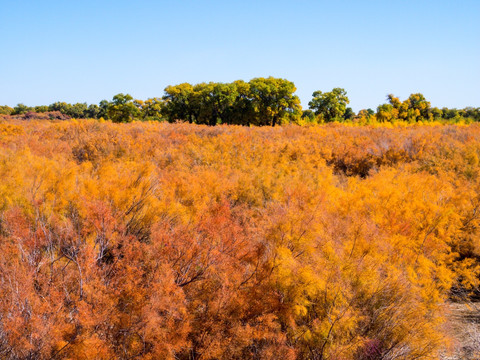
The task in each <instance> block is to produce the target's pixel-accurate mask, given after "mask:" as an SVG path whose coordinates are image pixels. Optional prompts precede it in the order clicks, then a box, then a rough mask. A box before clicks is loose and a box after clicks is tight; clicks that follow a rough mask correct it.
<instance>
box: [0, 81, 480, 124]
mask: <svg viewBox="0 0 480 360" xmlns="http://www.w3.org/2000/svg"><path fill="white" fill-rule="evenodd" d="M295 91H296V87H295V84H294V83H293V82H291V81H288V80H286V79H281V78H274V77H268V78H255V79H252V80H250V81H249V82H245V81H243V80H237V81H234V82H231V83H220V82H209V83H200V84H195V85H192V84H189V83H182V84H179V85H170V86H167V87H166V88H165V90H164V95H163V96H162V97H155V98H149V99H147V100H139V99H134V98H133V97H132V96H131V95H130V94H123V93H120V94H117V95H115V96H114V97H113V99H112V100H111V101H107V100H102V101H100V103H99V104H90V105H87V103H76V104H68V103H66V102H55V103H53V104H50V105H41V106H35V107H29V106H26V105H24V104H18V105H17V106H15V107H13V108H11V107H9V106H6V105H5V106H0V115H2V114H3V115H11V116H17V117H22V118H26V119H29V118H40V119H42V118H43V119H60V120H63V119H66V118H77V119H85V118H95V119H100V118H103V119H110V120H112V121H113V122H131V121H133V120H153V121H168V122H177V121H185V122H189V123H195V124H204V125H211V126H213V125H217V124H232V125H246V126H249V125H257V126H275V125H281V124H287V123H297V124H311V123H325V122H334V121H336V122H344V121H355V122H360V123H371V122H394V121H407V122H419V121H422V122H424V121H438V120H439V121H448V122H457V121H460V120H467V121H480V108H474V107H467V108H465V109H449V108H446V107H444V108H442V109H440V108H437V107H432V106H431V104H430V102H429V101H427V100H426V99H425V96H424V95H423V94H421V93H416V94H411V95H410V96H409V98H408V99H406V100H404V101H401V100H400V99H399V98H398V97H396V96H394V95H393V94H389V95H388V96H387V103H385V104H381V105H379V106H378V107H377V109H376V111H374V110H372V109H362V110H360V111H359V112H358V113H355V112H354V111H353V110H352V108H351V107H348V104H349V103H350V100H349V98H348V96H347V92H346V91H345V90H344V89H342V88H334V89H332V90H331V91H328V92H322V91H320V90H318V91H315V92H314V93H313V94H312V99H311V101H310V102H309V103H308V107H309V108H308V109H305V110H303V109H302V106H301V104H300V99H299V97H298V96H297V95H296V94H295Z"/></svg>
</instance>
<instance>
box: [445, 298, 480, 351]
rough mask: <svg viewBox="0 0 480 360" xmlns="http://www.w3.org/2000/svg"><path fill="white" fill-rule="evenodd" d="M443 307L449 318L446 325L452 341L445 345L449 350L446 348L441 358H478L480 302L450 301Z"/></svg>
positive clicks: (479, 345)
mask: <svg viewBox="0 0 480 360" xmlns="http://www.w3.org/2000/svg"><path fill="white" fill-rule="evenodd" d="M445 307H446V308H445V311H447V312H448V319H449V320H448V322H447V324H446V327H447V331H448V332H449V333H450V334H451V336H452V338H453V343H452V344H448V345H446V348H448V349H449V351H448V350H446V351H445V355H443V356H442V357H441V359H442V360H467V359H468V360H475V359H477V360H478V359H480V302H476V303H455V302H451V303H448V304H447V305H445ZM447 352H448V353H449V354H448V355H446V354H447Z"/></svg>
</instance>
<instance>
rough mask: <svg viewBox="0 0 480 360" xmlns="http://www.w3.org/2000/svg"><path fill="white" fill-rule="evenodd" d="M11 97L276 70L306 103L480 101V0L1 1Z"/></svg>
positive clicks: (85, 94) (138, 87)
mask: <svg viewBox="0 0 480 360" xmlns="http://www.w3.org/2000/svg"><path fill="white" fill-rule="evenodd" d="M0 44H1V49H2V50H1V53H0V55H1V56H0V104H2V105H3V104H6V105H10V106H13V105H16V104H17V103H24V104H26V105H31V106H33V105H41V104H47V105H48V104H50V103H52V102H55V101H67V102H71V103H74V102H87V103H98V102H99V101H100V100H102V99H107V100H111V98H112V97H113V95H115V94H117V93H120V92H123V93H130V94H132V95H133V96H134V97H135V98H139V99H146V98H149V97H157V96H162V95H163V89H164V88H165V86H167V85H173V84H178V83H182V82H190V83H197V82H203V81H205V82H208V81H219V82H229V81H233V80H237V79H244V80H250V79H251V78H254V77H267V76H270V75H271V76H275V77H282V78H286V79H289V80H291V81H293V82H294V83H295V84H296V86H297V89H298V90H297V94H298V95H299V96H300V98H301V100H302V104H303V105H304V107H307V103H308V101H309V100H310V99H311V94H312V92H313V91H315V90H322V91H330V90H331V89H332V88H334V87H342V88H344V89H345V90H347V93H348V96H349V98H350V101H351V102H350V105H351V106H352V107H353V109H354V110H356V111H358V110H360V109H362V108H368V107H370V108H376V107H377V106H378V105H379V104H381V103H384V102H385V97H386V95H387V94H388V93H393V94H395V95H397V96H400V98H401V99H404V98H405V97H408V95H409V94H410V93H414V92H421V93H423V94H424V95H425V96H426V98H427V99H428V100H430V101H431V103H432V105H433V106H439V107H442V106H447V107H457V108H463V107H466V106H475V107H478V106H480V1H479V0H457V1H454V0H448V1H447V0H436V1H434V0H431V1H423V0H401V1H393V0H381V1H380V0H378V1H376V0H363V1H353V0H351V1H347V0H345V1H341V0H339V1H333V0H330V1H320V0H317V1H314V0H290V1H282V0H276V1H269V0H263V1H262V0H256V1H250V0H242V1H235V0H215V1H214V0H211V1H209V0H204V1H195V0H169V1H142V0H138V1H123V0H116V1H102V0H97V1H90V0H83V1H67V0H62V1H60V0H57V1H53V0H43V1H40V0H36V1H26V0H25V1H22V0H0Z"/></svg>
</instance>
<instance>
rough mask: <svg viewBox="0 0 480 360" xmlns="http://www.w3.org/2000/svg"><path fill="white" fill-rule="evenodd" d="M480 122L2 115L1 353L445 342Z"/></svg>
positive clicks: (471, 276) (474, 265) (284, 354)
mask: <svg viewBox="0 0 480 360" xmlns="http://www.w3.org/2000/svg"><path fill="white" fill-rule="evenodd" d="M479 157H480V126H479V125H476V124H474V125H465V126H462V125H431V126H426V125H424V126H422V125H416V126H390V127H383V126H379V127H373V126H364V127H360V126H346V125H335V124H332V125H325V126H313V127H299V126H284V127H275V128H270V127H268V128H267V127H264V128H246V127H236V126H216V127H206V126H197V125H188V124H166V123H137V122H134V123H131V124H112V123H109V122H106V123H101V122H98V121H78V122H77V121H63V122H48V121H37V122H35V121H31V122H22V121H17V122H16V121H9V122H3V123H0V173H1V179H2V181H1V183H0V357H1V358H2V359H112V358H117V359H185V360H187V359H279V358H283V359H331V360H347V359H357V360H367V359H435V358H438V355H437V351H438V350H439V349H441V348H443V347H444V346H445V344H448V338H446V336H445V334H444V331H443V322H444V315H445V314H444V313H443V311H442V303H443V302H444V301H445V300H446V299H447V298H448V297H450V296H454V295H458V294H469V293H474V292H475V290H476V288H477V285H478V279H479V272H480V268H479V255H480V249H479V241H480V238H479V234H478V225H479V224H478V223H479V210H480V209H479V206H480V196H479V193H480V184H479V182H478V175H479V170H480V167H479Z"/></svg>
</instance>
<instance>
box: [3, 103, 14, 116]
mask: <svg viewBox="0 0 480 360" xmlns="http://www.w3.org/2000/svg"><path fill="white" fill-rule="evenodd" d="M13 111H14V110H13V108H11V107H10V106H7V105H3V106H0V114H1V115H11V114H12V113H13Z"/></svg>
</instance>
